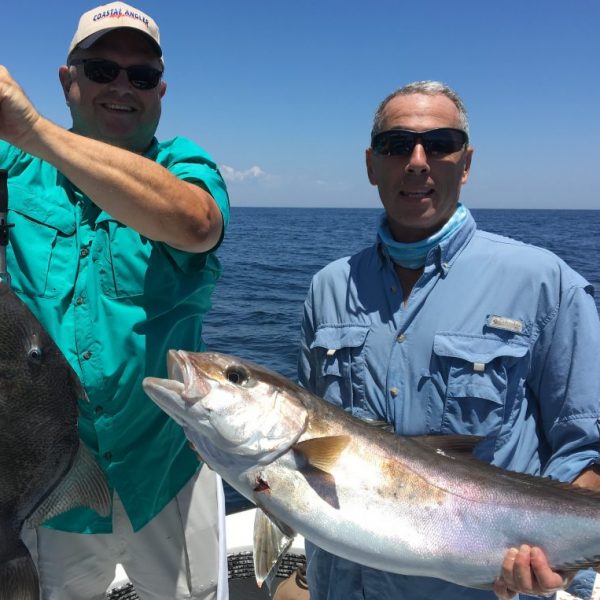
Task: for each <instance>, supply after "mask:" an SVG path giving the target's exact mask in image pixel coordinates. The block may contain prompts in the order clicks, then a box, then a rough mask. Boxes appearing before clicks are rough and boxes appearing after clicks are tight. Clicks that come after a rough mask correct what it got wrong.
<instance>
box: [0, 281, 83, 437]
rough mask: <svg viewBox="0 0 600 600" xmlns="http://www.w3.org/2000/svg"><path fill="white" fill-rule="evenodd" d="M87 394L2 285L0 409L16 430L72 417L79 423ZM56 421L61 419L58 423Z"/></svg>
mask: <svg viewBox="0 0 600 600" xmlns="http://www.w3.org/2000/svg"><path fill="white" fill-rule="evenodd" d="M82 398H85V392H84V390H83V387H82V386H81V383H80V382H79V379H78V378H77V376H76V374H75V372H74V371H73V370H72V368H71V366H70V365H69V363H68V361H67V360H66V358H65V357H64V355H63V354H62V352H61V351H60V349H59V348H58V346H57V345H56V344H55V343H54V341H53V339H52V338H51V337H50V335H49V334H48V333H47V331H46V330H45V329H44V327H43V326H42V325H41V323H40V322H39V321H38V319H37V318H36V317H35V316H34V314H33V313H32V312H31V311H30V310H29V308H28V307H27V306H26V305H25V304H24V303H23V301H22V300H20V299H19V298H18V297H17V295H16V294H15V293H14V292H13V291H12V289H11V288H10V287H9V286H8V285H7V284H6V283H4V282H1V283H0V406H1V407H2V409H3V413H2V414H3V415H4V414H10V415H11V423H12V424H13V426H14V425H15V424H16V423H18V422H19V419H20V418H22V420H23V421H24V422H28V423H31V424H33V423H35V421H36V420H37V419H39V421H40V422H46V420H47V418H48V417H50V416H51V415H52V414H56V413H59V414H60V413H61V412H63V411H67V412H68V414H69V422H70V423H74V422H75V420H76V417H77V406H76V401H77V400H78V399H82ZM55 420H56V419H55Z"/></svg>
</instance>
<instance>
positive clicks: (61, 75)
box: [58, 65, 73, 104]
mask: <svg viewBox="0 0 600 600" xmlns="http://www.w3.org/2000/svg"><path fill="white" fill-rule="evenodd" d="M58 79H59V80H60V86H61V87H62V89H63V93H64V95H65V100H66V101H67V104H69V90H70V89H71V84H72V83H73V80H72V78H71V69H69V67H67V65H63V66H62V67H60V68H59V69H58Z"/></svg>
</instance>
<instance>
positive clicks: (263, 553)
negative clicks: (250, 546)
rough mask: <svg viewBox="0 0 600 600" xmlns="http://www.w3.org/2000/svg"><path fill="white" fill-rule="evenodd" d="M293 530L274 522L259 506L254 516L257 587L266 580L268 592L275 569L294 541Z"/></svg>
mask: <svg viewBox="0 0 600 600" xmlns="http://www.w3.org/2000/svg"><path fill="white" fill-rule="evenodd" d="M295 535H296V534H295V532H294V531H292V530H291V529H290V528H289V527H288V526H287V525H285V524H284V523H276V522H275V519H272V518H270V517H269V516H268V515H267V514H265V513H264V512H263V511H262V510H261V509H260V508H257V509H256V516H255V518H254V574H255V576H256V583H257V584H258V587H262V585H263V583H265V582H266V584H267V588H268V589H269V592H270V591H271V585H272V583H273V580H274V579H275V576H276V575H277V569H278V568H279V565H280V563H281V561H282V560H283V557H284V556H285V553H286V552H287V551H288V549H289V547H290V546H291V545H292V542H293V541H294V537H295Z"/></svg>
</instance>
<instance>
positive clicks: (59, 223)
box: [7, 188, 77, 298]
mask: <svg viewBox="0 0 600 600" xmlns="http://www.w3.org/2000/svg"><path fill="white" fill-rule="evenodd" d="M7 220H8V222H9V223H10V224H11V225H14V227H12V228H11V230H10V244H9V245H8V249H7V264H8V271H9V273H10V274H11V285H12V287H13V288H14V289H15V290H18V291H21V292H23V293H24V294H26V295H28V296H38V297H45V298H54V297H56V296H58V295H68V294H69V293H70V291H71V289H72V288H73V285H74V282H75V274H76V269H77V260H76V259H74V258H73V257H74V256H76V246H77V240H76V235H75V232H76V228H75V217H74V214H73V210H72V207H71V206H70V205H65V206H61V204H60V201H59V198H57V195H56V194H55V193H54V194H53V195H48V196H47V197H44V196H43V195H42V196H41V197H37V196H36V197H33V196H32V195H31V193H30V192H26V191H25V190H23V189H22V188H19V189H18V190H15V193H13V194H11V197H10V208H9V216H8V218H7Z"/></svg>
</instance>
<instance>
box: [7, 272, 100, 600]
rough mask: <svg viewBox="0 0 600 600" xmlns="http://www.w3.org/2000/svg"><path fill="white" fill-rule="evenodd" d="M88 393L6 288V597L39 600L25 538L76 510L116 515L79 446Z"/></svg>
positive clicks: (96, 472) (86, 453)
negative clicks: (81, 407) (24, 533)
mask: <svg viewBox="0 0 600 600" xmlns="http://www.w3.org/2000/svg"><path fill="white" fill-rule="evenodd" d="M83 398H85V392H84V391H83V388H82V386H81V383H80V382H79V379H78V378H77V375H76V374H75V372H74V371H73V370H72V369H71V367H70V365H69V363H68V362H67V360H66V359H65V357H64V356H63V355H62V353H61V352H60V350H59V349H58V347H57V346H56V344H55V343H54V341H53V340H52V339H51V338H50V336H49V335H48V333H47V332H46V331H45V330H44V328H43V327H42V326H41V325H40V323H39V321H38V320H37V319H36V318H35V316H34V315H33V314H32V312H31V311H30V310H29V309H28V308H27V307H26V306H25V304H24V303H23V302H22V301H21V300H20V299H19V298H17V296H16V295H15V294H14V292H13V291H12V290H11V289H10V288H9V287H8V285H6V283H3V282H2V283H0V600H17V599H19V600H37V599H38V598H39V591H38V587H39V586H38V576H37V571H36V569H35V565H34V563H33V561H32V559H31V556H30V554H29V551H28V550H27V548H26V546H25V544H23V542H22V541H21V539H20V533H21V528H22V527H23V525H24V524H26V525H27V526H28V527H36V526H37V525H39V524H41V523H42V522H44V521H46V520H47V519H49V518H51V517H53V516H56V515H57V514H60V513H62V512H65V511H67V510H69V509H71V508H74V507H76V506H83V505H85V506H89V507H91V508H93V509H94V510H96V511H97V512H98V513H100V514H102V515H107V514H108V513H109V511H110V497H109V492H108V488H107V486H106V481H105V478H104V474H103V473H102V471H101V470H100V468H99V466H98V465H97V464H96V462H95V460H94V458H93V457H92V455H91V453H90V452H89V451H88V450H87V449H86V448H85V446H84V445H83V444H80V442H79V435H78V432H77V414H78V411H77V401H78V400H79V399H83Z"/></svg>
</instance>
